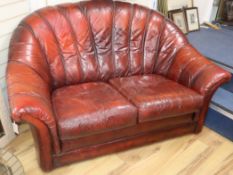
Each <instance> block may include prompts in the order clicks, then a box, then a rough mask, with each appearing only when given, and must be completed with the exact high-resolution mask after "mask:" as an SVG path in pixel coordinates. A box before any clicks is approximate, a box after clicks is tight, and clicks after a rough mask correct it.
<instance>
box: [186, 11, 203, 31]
mask: <svg viewBox="0 0 233 175" xmlns="http://www.w3.org/2000/svg"><path fill="white" fill-rule="evenodd" d="M184 11H185V17H186V20H187V27H188V31H189V32H193V31H198V30H200V21H199V13H198V8H197V7H192V8H185V9H184Z"/></svg>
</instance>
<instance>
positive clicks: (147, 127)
mask: <svg viewBox="0 0 233 175" xmlns="http://www.w3.org/2000/svg"><path fill="white" fill-rule="evenodd" d="M196 120H197V119H194V117H193V114H185V115H179V116H176V117H172V118H165V119H161V120H155V121H150V122H143V123H138V124H137V125H133V126H129V127H126V128H122V129H119V130H117V131H116V130H112V131H108V132H103V133H99V134H93V135H89V136H86V137H81V138H74V139H65V140H62V141H61V144H62V151H64V152H67V151H72V150H75V149H77V148H82V147H87V146H93V145H98V144H101V143H107V142H114V141H115V140H119V139H121V138H124V137H130V136H132V135H141V134H142V133H147V132H151V131H160V130H163V129H164V128H166V130H167V129H173V128H176V127H177V126H184V125H188V124H192V123H193V122H194V121H196Z"/></svg>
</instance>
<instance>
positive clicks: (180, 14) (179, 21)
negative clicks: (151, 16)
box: [168, 9, 188, 34]
mask: <svg viewBox="0 0 233 175" xmlns="http://www.w3.org/2000/svg"><path fill="white" fill-rule="evenodd" d="M168 16H169V18H170V19H172V21H173V22H174V23H175V24H176V25H177V26H178V27H179V28H180V30H181V31H182V32H183V33H184V34H186V33H188V28H187V23H186V18H185V13H184V10H182V9H179V10H172V11H169V12H168Z"/></svg>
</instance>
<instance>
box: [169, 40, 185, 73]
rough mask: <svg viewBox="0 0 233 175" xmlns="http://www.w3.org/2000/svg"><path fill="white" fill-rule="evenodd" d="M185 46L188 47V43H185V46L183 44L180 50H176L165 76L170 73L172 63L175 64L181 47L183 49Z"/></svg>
mask: <svg viewBox="0 0 233 175" xmlns="http://www.w3.org/2000/svg"><path fill="white" fill-rule="evenodd" d="M185 47H186V44H184V45H183V46H181V47H180V48H178V50H177V51H176V53H175V54H174V55H173V56H172V57H171V59H172V61H171V64H170V65H169V66H168V68H167V70H166V73H165V76H167V75H168V72H169V70H170V68H171V67H172V65H173V64H174V62H175V60H176V56H177V54H178V53H179V52H180V51H181V49H183V48H185Z"/></svg>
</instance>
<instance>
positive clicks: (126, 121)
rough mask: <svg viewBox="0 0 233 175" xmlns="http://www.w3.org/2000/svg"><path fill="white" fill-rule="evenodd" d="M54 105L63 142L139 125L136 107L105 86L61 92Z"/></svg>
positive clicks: (87, 85) (93, 84) (55, 97)
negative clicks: (137, 123)
mask: <svg viewBox="0 0 233 175" xmlns="http://www.w3.org/2000/svg"><path fill="white" fill-rule="evenodd" d="M52 101H53V108H54V112H55V114H56V120H57V124H58V130H59V135H60V138H61V139H62V140H65V139H73V138H79V137H83V136H87V135H92V134H99V133H103V132H107V131H111V130H116V129H121V128H126V127H129V126H132V125H135V124H136V121H137V109H136V107H135V106H133V105H132V104H131V103H130V102H128V100H126V99H125V98H124V97H123V96H122V95H121V94H120V93H118V92H117V90H115V89H114V88H112V87H111V86H110V85H109V84H106V83H101V82H100V83H84V84H80V85H74V86H68V87H63V88H60V89H57V90H56V91H55V92H54V93H53V97H52Z"/></svg>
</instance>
